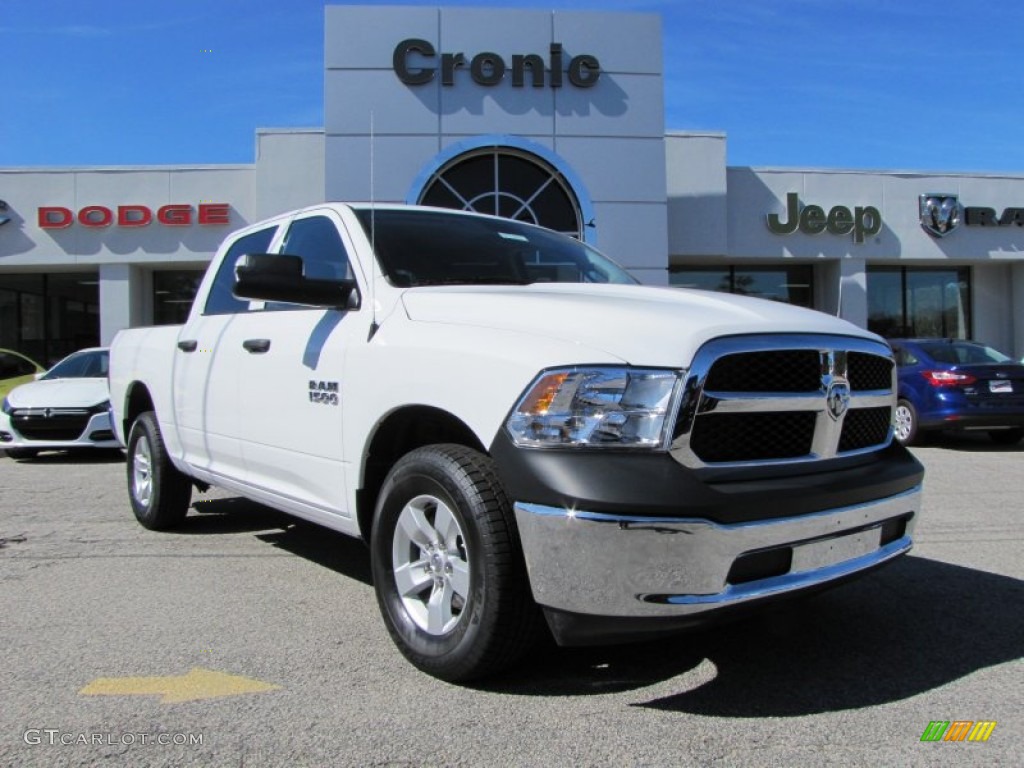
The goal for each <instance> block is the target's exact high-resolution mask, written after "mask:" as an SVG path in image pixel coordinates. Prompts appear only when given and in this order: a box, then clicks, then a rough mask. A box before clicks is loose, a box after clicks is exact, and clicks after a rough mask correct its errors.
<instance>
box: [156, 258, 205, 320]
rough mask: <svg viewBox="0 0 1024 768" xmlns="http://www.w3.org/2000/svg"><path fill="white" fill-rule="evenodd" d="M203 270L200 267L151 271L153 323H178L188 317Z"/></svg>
mask: <svg viewBox="0 0 1024 768" xmlns="http://www.w3.org/2000/svg"><path fill="white" fill-rule="evenodd" d="M203 272H204V270H202V269H173V270H171V269H166V270H158V271H155V272H153V325H179V324H181V323H184V322H185V320H187V319H188V313H189V311H190V310H191V309H192V302H193V301H194V300H195V298H196V291H197V290H199V283H200V282H201V281H202V279H203Z"/></svg>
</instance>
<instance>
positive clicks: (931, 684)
mask: <svg viewBox="0 0 1024 768" xmlns="http://www.w3.org/2000/svg"><path fill="white" fill-rule="evenodd" d="M1021 605H1024V582H1022V581H1019V580H1017V579H1013V578H1009V577H1006V576H999V575H996V574H991V573H985V572H983V571H978V570H974V569H971V568H964V567H961V566H956V565H950V564H947V563H941V562H937V561H934V560H928V559H924V558H918V557H906V558H903V559H902V560H901V561H899V562H897V563H894V564H892V565H890V566H889V567H888V568H886V569H883V570H882V571H880V572H879V573H876V574H872V575H869V576H866V577H864V578H863V579H860V580H857V581H855V582H852V583H850V584H848V585H844V586H841V587H838V588H836V589H834V590H831V591H828V592H824V593H822V594H821V595H818V596H816V597H813V598H810V599H808V600H806V601H798V602H794V603H791V604H788V605H787V606H786V607H784V608H782V609H781V610H777V611H775V612H772V613H766V614H763V615H759V616H756V617H751V618H748V619H745V620H742V621H737V622H734V623H730V624H725V625H722V626H719V627H717V628H715V629H711V630H707V631H703V632H697V633H692V634H689V635H678V636H675V637H674V638H672V639H669V640H661V641H657V642H648V643H642V644H637V645H632V646H616V647H612V648H603V649H602V648H586V649H572V648H567V649H561V648H555V647H553V646H551V647H550V648H549V649H547V650H546V651H545V652H544V653H543V654H537V655H535V656H533V657H531V659H530V662H529V663H528V664H526V665H522V666H521V668H520V669H518V670H516V673H515V675H514V676H513V675H509V676H507V677H506V679H503V680H500V681H495V683H496V684H495V685H488V686H487V687H486V690H491V691H494V692H501V693H511V694H517V695H524V694H525V695H530V694H536V695H549V696H550V695H581V694H587V693H595V694H596V693H608V692H614V691H616V690H633V689H638V688H641V687H645V686H649V685H653V684H655V683H663V682H667V681H669V680H670V679H671V678H673V677H675V676H678V675H681V674H683V673H690V674H689V675H684V677H683V679H682V680H680V683H681V684H682V686H683V687H685V690H681V691H679V692H674V693H669V694H667V695H660V696H658V697H657V698H654V699H651V700H649V701H642V702H637V703H635V704H634V706H638V707H646V708H651V709H658V710H665V711H670V712H686V713H692V714H701V715H715V716H723V717H752V718H754V717H798V716H802V715H809V714H816V713H821V712H829V711H836V710H844V709H857V708H860V707H865V706H872V705H878V704H885V703H888V702H894V701H899V700H903V699H906V698H909V697H911V696H915V695H918V694H920V693H923V692H925V691H929V690H932V689H934V688H937V687H939V686H942V685H945V684H947V683H950V682H952V681H954V680H957V679H959V678H961V677H964V676H966V675H969V674H971V673H973V672H977V671H979V670H983V669H986V668H988V667H991V666H995V665H997V664H1003V663H1006V662H1010V661H1014V660H1017V659H1020V658H1021V657H1022V656H1024V612H1022V611H1021V610H1020V606H1021ZM698 667H699V669H698ZM687 677H692V678H693V679H692V680H687ZM661 687H665V686H664V685H662V686H661Z"/></svg>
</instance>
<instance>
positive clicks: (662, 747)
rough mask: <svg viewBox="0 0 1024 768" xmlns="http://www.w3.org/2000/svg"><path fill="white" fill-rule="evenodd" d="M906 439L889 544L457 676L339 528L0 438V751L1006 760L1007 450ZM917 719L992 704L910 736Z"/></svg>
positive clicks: (1012, 669)
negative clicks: (423, 658) (171, 527)
mask: <svg viewBox="0 0 1024 768" xmlns="http://www.w3.org/2000/svg"><path fill="white" fill-rule="evenodd" d="M915 452H916V453H917V455H918V456H919V457H920V458H921V459H922V461H923V462H924V464H925V466H926V467H927V470H928V474H927V477H926V485H925V510H924V514H923V516H922V519H921V521H920V522H919V525H918V528H917V545H916V547H915V549H914V552H913V554H912V555H910V556H909V557H906V558H903V559H902V560H900V561H899V562H897V563H895V564H893V565H891V566H889V567H887V568H885V569H882V570H880V571H878V572H876V573H873V574H871V575H869V576H867V577H865V578H863V579H860V580H858V581H855V582H852V583H849V584H847V585H844V586H842V587H839V588H837V589H835V590H832V591H829V592H826V593H824V594H822V595H819V596H817V597H815V598H812V599H811V600H808V601H804V602H801V603H798V604H795V605H793V606H791V607H789V608H787V609H785V610H783V611H781V612H776V613H772V614H768V615H764V616H759V617H755V618H751V619H747V620H745V621H742V622H738V623H734V624H730V625H726V626H722V627H719V628H716V629H714V630H710V631H704V632H700V633H694V634H690V635H685V636H680V637H676V638H673V639H671V640H667V641H659V642H656V643H647V644H643V645H635V646H620V647H615V648H604V649H585V650H580V649H558V648H555V647H553V646H552V647H547V646H546V647H543V648H541V649H539V650H538V651H537V652H536V653H534V654H533V655H532V656H531V658H530V659H529V660H528V662H527V663H526V664H524V665H522V666H521V667H520V668H518V669H516V670H515V671H513V672H511V673H509V674H507V675H506V676H504V677H502V678H499V679H496V680H491V681H488V683H487V684H486V685H480V686H476V687H457V686H452V685H448V684H445V683H441V682H439V681H437V680H434V679H432V678H430V677H427V676H425V675H423V674H421V673H419V672H417V671H416V670H415V669H414V668H413V667H411V666H410V665H409V664H407V663H406V662H405V661H404V659H403V658H402V657H401V656H400V654H399V653H398V652H397V650H396V649H395V648H394V647H393V646H392V644H391V642H390V640H389V639H388V637H387V634H386V632H385V630H384V626H383V624H382V622H381V620H380V618H379V615H378V612H377V604H376V601H375V599H374V594H373V588H372V586H371V584H370V577H369V572H370V571H369V557H368V553H367V551H366V550H365V548H364V547H363V546H362V545H361V544H360V543H358V542H354V541H352V540H350V539H347V538H345V537H343V536H340V535H337V534H334V533H332V532H328V531H325V530H321V529H318V528H316V527H314V526H310V525H306V524H297V523H295V522H293V521H291V520H289V519H288V518H286V517H284V516H282V515H279V514H277V513H275V512H273V511H271V510H268V509H266V508H262V507H259V506H257V505H254V504H251V503H249V502H247V501H243V500H240V499H233V498H230V497H229V496H228V495H227V494H224V493H222V492H212V493H211V494H208V495H207V496H205V497H201V496H198V494H197V495H196V496H195V498H194V502H195V504H194V511H193V512H192V513H191V514H190V515H189V518H188V519H187V524H186V525H185V526H184V528H182V529H181V530H180V531H178V532H175V533H162V534H161V533H153V532H149V531H146V530H144V529H143V528H141V527H140V526H138V525H137V524H136V523H135V521H134V519H133V518H132V515H131V512H130V509H129V507H128V502H127V498H126V493H125V488H124V464H123V462H122V461H121V459H120V456H119V455H117V454H114V455H109V454H108V455H104V456H95V457H91V458H82V457H66V456H61V455H59V454H52V455H44V456H41V457H40V458H38V459H36V460H33V461H25V462H15V461H13V460H11V459H8V458H0V658H2V659H3V664H2V669H3V688H2V690H3V700H2V705H0V765H17V766H32V765H40V766H42V765H46V766H50V765H67V766H93V765H133V766H162V765H167V766H171V765H204V766H222V765H231V766H264V765H266V766H276V765H280V766H316V765H352V766H368V765H373V766H449V765H451V766H463V765H464V766H478V765H481V766H482V765H486V766H519V765H523V766H560V765H564V766H570V765H571V766H612V765H614V766H622V765H629V766H634V765H636V766H669V765H716V766H743V765H751V766H753V765H773V766H774V765H778V766H794V765H829V766H859V765H872V766H874V765H890V766H892V765H920V766H926V765H927V766H931V765H950V766H953V765H956V766H961V765H1006V766H1017V765H1019V764H1020V755H1021V752H1022V749H1024V663H1022V656H1024V557H1022V553H1024V547H1022V544H1024V535H1022V533H1021V530H1022V528H1021V522H1022V515H1024V503H1022V498H1021V497H1022V490H1024V480H1022V472H1021V467H1022V465H1024V447H1021V448H1015V449H1011V450H1007V449H1005V448H996V447H994V446H991V445H989V444H988V443H987V442H986V441H985V440H984V438H973V437H967V438H951V439H948V440H944V441H942V442H941V443H937V444H934V445H929V446H926V447H923V448H918V449H915ZM199 499H202V500H201V501H196V500H199ZM194 670H198V671H194ZM932 721H975V722H977V721H989V722H995V723H996V725H995V727H994V728H993V729H992V731H991V735H990V737H989V739H988V741H985V742H968V741H962V742H953V741H950V742H944V741H940V742H922V741H921V736H922V734H923V732H924V731H925V729H926V728H927V727H928V725H929V723H930V722H932Z"/></svg>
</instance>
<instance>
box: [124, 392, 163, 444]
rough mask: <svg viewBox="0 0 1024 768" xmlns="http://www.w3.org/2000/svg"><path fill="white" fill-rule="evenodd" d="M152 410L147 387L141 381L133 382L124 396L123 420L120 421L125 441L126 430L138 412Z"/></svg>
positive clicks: (151, 399) (126, 437) (151, 401)
mask: <svg viewBox="0 0 1024 768" xmlns="http://www.w3.org/2000/svg"><path fill="white" fill-rule="evenodd" d="M153 410H155V408H154V407H153V398H152V397H151V396H150V394H149V389H147V388H146V385H145V384H143V383H142V382H139V381H136V382H133V383H132V384H131V385H130V386H129V387H128V394H127V395H125V398H124V420H123V421H122V422H121V428H122V429H123V433H124V439H125V441H127V440H128V430H130V429H131V428H132V424H133V423H134V421H135V419H137V418H138V416H139V414H140V413H145V412H146V411H153Z"/></svg>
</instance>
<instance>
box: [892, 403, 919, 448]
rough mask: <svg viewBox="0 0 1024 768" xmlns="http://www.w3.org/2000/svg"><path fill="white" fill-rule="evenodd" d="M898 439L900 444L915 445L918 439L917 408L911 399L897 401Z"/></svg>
mask: <svg viewBox="0 0 1024 768" xmlns="http://www.w3.org/2000/svg"><path fill="white" fill-rule="evenodd" d="M895 424H896V432H895V437H896V441H897V442H898V443H900V445H914V444H915V443H916V442H917V440H918V426H917V409H916V408H915V407H914V404H913V403H911V402H910V401H909V400H903V399H902V398H901V399H900V400H898V401H897V402H896V413H895Z"/></svg>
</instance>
